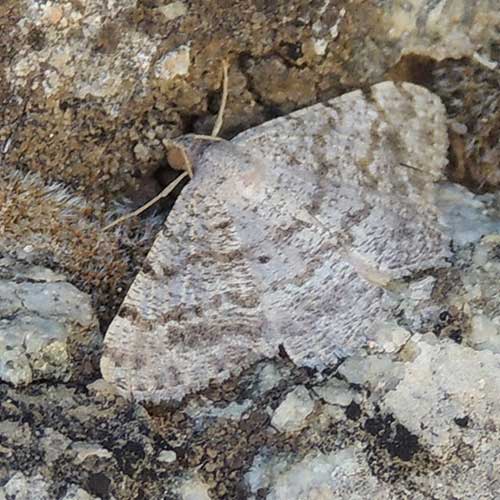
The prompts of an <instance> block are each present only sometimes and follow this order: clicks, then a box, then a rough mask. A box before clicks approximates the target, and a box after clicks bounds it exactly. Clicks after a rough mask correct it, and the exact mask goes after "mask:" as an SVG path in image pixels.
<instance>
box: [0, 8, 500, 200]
mask: <svg viewBox="0 0 500 500" xmlns="http://www.w3.org/2000/svg"><path fill="white" fill-rule="evenodd" d="M498 21H499V19H498V12H497V9H495V8H494V2H491V0H481V1H477V2H472V3H471V2H469V1H468V0H458V1H457V0H442V1H439V2H435V1H430V0H414V1H412V2H404V3H401V2H399V1H395V0H383V1H378V2H365V1H361V0H355V1H346V0H312V1H311V0H292V1H290V0H279V1H275V2H271V3H269V2H262V1H253V0H237V1H233V2H222V1H221V0H204V1H195V2H187V1H184V0H182V1H176V2H172V1H168V0H123V1H120V2H114V1H110V0H108V1H100V0H88V1H85V2H75V1H64V0H50V1H47V2H40V1H38V0H5V1H3V2H2V5H1V7H0V30H1V32H2V40H1V41H0V74H1V75H2V77H1V78H0V81H1V82H2V83H1V84H0V102H1V104H2V106H1V108H0V109H1V111H0V113H1V114H0V151H1V152H2V154H3V157H4V160H5V162H6V163H7V164H8V165H9V166H10V168H19V167H22V168H23V169H25V170H29V171H31V172H39V173H41V174H42V175H43V176H44V178H45V179H47V178H50V179H55V180H60V181H64V182H65V183H67V184H68V183H70V184H72V185H73V186H75V187H76V188H77V189H78V190H81V191H84V192H85V193H86V194H87V195H88V196H89V197H92V198H95V197H96V196H98V197H105V198H106V199H108V200H109V199H110V195H111V196H114V195H115V194H116V193H117V192H123V191H124V190H126V189H127V188H128V187H131V186H137V177H138V176H139V175H141V174H145V173H150V172H152V171H153V170H154V169H155V168H157V167H158V165H159V164H160V163H161V162H162V160H163V157H164V151H163V147H162V144H161V141H162V139H163V138H164V137H170V136H172V135H179V134H180V133H182V132H186V131H193V130H201V131H207V130H208V128H209V126H210V124H211V122H212V121H213V119H214V115H215V113H216V111H217V107H218V99H217V97H216V93H217V92H218V90H219V86H220V61H221V59H222V58H227V59H229V60H230V62H231V63H232V69H231V75H230V76H231V82H232V83H231V87H230V99H229V107H228V113H227V116H226V122H225V123H226V133H232V132H234V131H239V130H242V129H246V128H248V127H250V126H252V125H255V124H257V123H261V122H263V121H265V120H267V119H269V118H270V117H273V116H276V114H282V113H288V112H290V111H292V110H293V109H297V108H299V107H303V106H306V105H309V104H313V103H315V102H318V101H320V100H324V99H326V98H329V97H332V96H335V95H339V94H340V93H343V92H345V91H347V90H351V89H354V88H359V87H361V86H363V85H371V84H373V83H376V82H378V81H381V80H382V79H383V78H384V76H385V75H386V74H387V73H388V72H389V71H390V70H391V68H393V67H394V66H395V65H396V64H397V63H398V62H401V61H402V60H404V59H405V58H406V57H408V56H410V57H412V56H418V57H428V58H431V60H436V61H444V62H446V61H447V60H451V59H455V60H457V59H460V58H469V60H471V61H474V63H473V64H472V65H470V64H469V65H468V66H467V67H466V68H464V69H463V70H461V69H459V68H458V69H457V71H456V77H455V78H461V76H460V75H462V78H463V76H464V72H465V74H467V72H468V71H476V69H475V68H476V66H477V73H478V79H479V80H482V81H483V82H485V83H486V81H487V80H488V77H487V75H493V74H494V71H495V68H496V63H495V59H496V58H497V56H498V54H497V52H496V51H497V50H498V49H497V48H496V47H497V46H498V45H497V44H498V38H497V37H498V34H497V32H496V31H495V26H496V25H497V24H498ZM411 61H413V59H411ZM474 65H476V66H474ZM403 66H404V64H403ZM417 66H419V67H420V71H419V70H418V68H417V71H416V72H415V73H417V74H419V76H417V78H418V77H420V78H425V77H426V76H425V75H427V77H428V78H429V79H430V80H433V81H436V82H437V85H436V87H437V88H436V89H435V90H436V91H438V93H440V92H439V90H441V91H443V92H445V93H446V92H448V94H450V93H451V91H453V92H455V93H456V92H457V91H458V92H462V91H463V90H464V89H465V90H466V91H467V92H464V94H465V93H467V94H468V95H469V94H470V96H469V97H468V98H467V99H468V100H469V101H476V105H477V106H481V105H486V106H490V107H491V106H493V108H491V111H492V112H493V113H494V114H495V113H497V111H496V107H495V106H494V103H492V102H491V98H492V97H493V95H497V96H498V94H497V93H496V92H497V91H498V90H497V89H495V86H494V85H492V86H491V85H490V86H489V87H488V84H487V83H486V87H485V86H484V85H483V86H482V87H481V86H478V85H476V83H473V82H472V81H470V85H469V83H467V82H459V81H457V82H456V83H454V82H452V81H449V80H451V79H450V77H451V76H452V75H451V73H450V71H447V72H446V74H443V75H441V76H440V77H434V76H432V75H431V72H429V71H428V68H426V66H425V64H424V65H419V64H418V63H417ZM480 70H481V71H480ZM396 73H397V72H396ZM403 73H405V72H404V71H403ZM409 73H411V71H410V72H409ZM409 73H408V72H406V74H405V75H400V76H402V78H403V79H410V80H411V79H412V78H415V76H414V75H411V74H409ZM485 75H486V78H485ZM395 77H396V78H397V77H398V76H397V75H396V76H395ZM441 80H447V83H446V84H445V85H441V86H440V85H439V81H441ZM467 80H470V79H468V78H467ZM474 80H475V81H476V80H477V79H474ZM416 83H419V82H416ZM468 85H469V86H468ZM491 91H494V94H493V95H492V94H491ZM483 97H487V98H488V101H489V103H490V104H486V103H485V102H483ZM450 103H452V104H453V99H452V95H450ZM485 115H486V113H485ZM490 123H491V126H493V124H494V121H492V122H490ZM470 125H472V124H469V123H462V128H463V126H466V127H469V126H470ZM485 125H486V124H483V125H478V127H485ZM464 133H465V132H464ZM484 134H485V135H488V132H487V131H486V130H484ZM465 135H466V136H467V134H466V133H465ZM497 137H498V136H497ZM465 138H468V137H465ZM493 138H494V137H493V136H491V135H490V137H489V139H487V140H486V141H484V142H485V143H484V144H483V145H481V146H480V148H481V152H478V151H475V152H473V151H467V152H466V153H465V160H467V159H468V158H469V157H470V156H471V155H473V154H477V155H479V156H485V161H487V162H488V165H491V160H492V158H491V153H489V151H491V149H492V148H493V146H494V143H493V142H491V141H492V140H493ZM466 142H468V141H466ZM476 146H478V145H477V144H476ZM488 153H489V154H488ZM466 163H468V162H467V161H466ZM477 168H479V167H477ZM489 168H490V170H491V169H492V168H491V166H490V167H489ZM480 170H481V172H478V176H479V177H481V176H480V175H479V174H480V173H484V172H483V169H480ZM490 175H493V172H490ZM495 179H496V181H498V178H497V177H495V176H494V175H493V177H492V178H491V182H493V183H495V182H496V181H495ZM487 180H489V177H488V179H487Z"/></svg>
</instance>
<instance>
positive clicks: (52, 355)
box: [0, 257, 102, 385]
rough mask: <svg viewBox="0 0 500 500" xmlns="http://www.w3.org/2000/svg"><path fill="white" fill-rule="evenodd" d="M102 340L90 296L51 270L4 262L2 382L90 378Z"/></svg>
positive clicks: (0, 270)
mask: <svg viewBox="0 0 500 500" xmlns="http://www.w3.org/2000/svg"><path fill="white" fill-rule="evenodd" d="M101 341H102V340H101V335H100V332H99V325H98V322H97V318H96V316H95V313H94V310H93V308H92V303H91V300H90V297H89V296H88V295H86V294H85V293H83V292H81V291H80V290H78V289H77V288H75V287H74V286H73V285H71V284H70V283H68V282H67V281H66V279H65V277H64V276H62V275H60V274H56V273H54V272H53V271H51V270H50V269H46V268H43V267H40V266H34V265H30V264H28V263H23V262H16V261H14V260H13V259H11V258H8V257H4V258H2V259H0V379H1V380H3V381H4V382H10V383H11V384H13V385H26V384H30V383H31V382H35V381H38V380H53V381H65V382H68V381H69V380H73V381H75V380H84V379H85V376H89V375H90V374H92V373H93V372H94V371H95V364H96V361H97V359H98V356H99V353H100V347H101Z"/></svg>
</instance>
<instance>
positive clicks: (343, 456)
mask: <svg viewBox="0 0 500 500" xmlns="http://www.w3.org/2000/svg"><path fill="white" fill-rule="evenodd" d="M498 16H499V14H498V7H497V5H496V3H495V2H494V1H492V0H478V1H475V2H470V1H467V0H438V1H436V0H411V1H407V2H401V1H399V0H377V1H371V0H370V1H366V0H350V1H347V0H277V1H274V2H268V1H262V0H234V1H231V2H227V1H222V0H203V1H201V0H191V1H188V0H123V1H112V0H104V1H97V0H85V1H81V0H67V1H66V0H2V1H0V33H1V36H0V261H1V262H2V263H3V264H2V265H3V267H2V271H1V276H0V281H1V283H2V290H3V291H5V290H7V291H8V292H9V294H8V295H5V294H3V295H0V311H1V313H0V343H1V342H3V343H2V344H1V345H2V346H4V345H5V340H6V339H7V338H8V340H9V341H11V340H12V339H13V338H15V339H17V340H19V339H20V338H21V337H22V336H23V335H24V333H26V328H25V327H27V326H29V328H30V335H31V337H30V338H31V339H38V340H40V341H41V342H39V343H36V344H37V346H38V347H40V346H41V348H42V350H43V348H44V346H46V345H47V344H46V343H44V342H45V341H46V340H49V342H50V340H51V339H52V338H53V337H52V336H50V332H56V333H62V332H63V330H64V329H65V328H67V329H66V330H64V331H70V330H71V331H70V334H72V332H73V333H74V330H72V323H73V322H74V318H71V321H70V323H67V322H66V317H64V318H63V317H62V316H60V315H59V313H58V312H57V311H59V312H60V311H61V307H60V306H61V305H63V304H64V303H65V299H66V298H70V297H72V298H75V297H80V298H81V300H80V302H79V304H80V306H81V307H82V308H84V309H86V308H87V306H88V304H89V297H90V299H91V301H92V306H93V312H92V314H91V315H92V318H93V319H92V321H91V324H92V325H96V323H94V321H95V318H96V316H97V317H98V319H99V323H100V327H101V332H102V333H104V331H105V330H106V328H107V326H108V324H109V322H110V321H111V319H112V318H113V317H114V315H115V313H116V311H117V309H118V306H119V304H120V302H121V301H122V299H123V297H124V295H125V293H126V291H127V289H128V287H129V285H130V284H131V282H132V281H133V279H134V277H135V276H136V274H137V272H138V270H139V269H140V268H141V265H142V261H143V259H144V256H145V255H146V253H147V251H148V250H149V248H150V246H151V243H152V241H153V239H154V238H155V236H156V233H157V231H158V229H159V228H160V227H161V225H162V221H163V219H164V215H165V211H166V209H169V208H171V207H172V205H173V203H174V199H175V196H176V195H178V193H179V190H178V191H177V192H176V193H175V194H174V196H173V198H170V199H168V200H166V201H165V203H164V204H162V206H161V207H160V208H159V209H158V210H153V211H149V212H148V213H146V214H144V216H143V217H141V218H138V219H133V220H129V221H127V222H126V223H124V224H122V225H120V226H119V227H117V228H115V229H114V230H113V231H111V232H103V227H104V226H105V225H106V224H108V223H109V222H110V220H112V219H114V218H116V217H118V216H120V215H123V213H124V212H126V211H129V210H131V209H132V208H136V207H137V206H139V205H140V204H141V203H144V202H145V201H147V200H148V199H150V198H151V197H152V196H154V195H155V194H157V193H158V192H159V191H160V189H162V187H164V186H165V185H166V184H167V183H168V182H169V180H171V178H172V177H173V176H174V175H176V173H175V172H173V171H171V169H169V168H168V167H167V161H166V159H165V150H164V146H163V143H164V139H168V138H172V137H176V136H179V135H182V134H186V133H191V132H198V133H207V132H209V131H210V130H211V127H212V125H213V123H214V120H215V116H216V114H217V111H218V109H219V106H220V90H221V61H222V59H223V58H225V59H226V60H228V62H229V63H230V75H229V76H230V79H229V98H228V107H227V109H226V113H225V120H224V127H223V130H222V136H223V137H224V138H226V139H230V138H232V137H234V136H235V135H236V134H237V133H239V132H241V131H242V130H246V129H249V128H251V127H254V126H256V125H259V124H261V123H264V122H267V121H269V120H270V119H272V118H276V117H278V116H282V115H286V114H288V113H290V112H292V111H294V110H296V109H301V108H304V107H306V106H309V105H313V104H317V103H320V102H323V103H325V102H327V101H329V100H330V99H332V98H334V97H338V96H339V95H342V94H345V93H347V92H350V91H353V90H356V89H362V92H363V94H364V96H365V97H366V98H368V100H370V99H369V97H370V92H369V88H370V87H371V86H372V85H374V84H376V83H379V82H381V81H384V80H393V81H396V82H402V81H404V82H410V83H414V84H417V85H420V86H421V87H425V88H426V89H427V90H428V91H431V92H432V93H433V94H434V95H435V96H438V97H439V98H440V99H441V101H442V103H443V104H444V107H445V111H444V112H443V114H444V113H445V114H446V120H445V119H443V123H441V124H440V125H439V127H438V130H437V131H436V130H434V128H433V127H432V126H431V125H430V124H422V125H421V126H422V127H423V128H422V130H431V131H432V133H433V134H434V132H436V133H437V134H438V135H441V134H442V135H443V136H444V127H445V126H446V128H447V136H448V142H449V149H448V154H447V160H448V162H447V166H446V168H444V170H441V167H440V168H439V169H438V170H439V172H440V174H441V177H442V178H443V182H442V181H441V180H440V181H439V183H438V184H435V182H434V180H433V179H430V178H429V179H428V180H427V181H426V180H422V179H426V176H425V175H423V173H422V172H420V171H418V170H412V169H411V166H415V164H414V162H413V161H411V160H409V159H408V158H406V156H405V158H406V162H405V163H407V164H408V165H409V167H408V168H404V167H403V168H404V169H403V168H402V169H401V170H400V171H399V170H398V174H399V175H403V173H406V174H407V175H408V178H409V180H411V182H417V179H420V181H419V182H420V183H419V182H417V186H418V187H419V189H417V192H418V193H422V192H424V193H428V194H429V195H430V198H429V203H428V208H429V209H430V208H431V207H432V211H433V212H434V216H435V219H433V220H434V221H435V222H437V223H438V224H439V227H440V231H442V234H444V235H445V236H446V238H445V239H446V241H448V242H449V245H448V246H447V259H446V264H447V265H446V266H442V267H441V266H436V267H430V268H426V269H425V270H423V271H419V272H417V273H411V275H410V276H402V277H400V278H398V279H393V280H391V283H390V285H391V286H390V289H388V290H387V289H385V290H384V302H383V306H384V308H387V310H391V311H392V312H393V313H394V314H393V317H392V318H391V319H390V320H389V321H385V322H383V323H379V324H377V325H373V330H372V335H371V336H370V337H369V338H367V339H366V342H365V341H363V343H362V344H361V345H360V346H359V347H358V348H357V349H356V351H355V352H353V353H345V355H342V356H340V357H337V359H336V360H335V361H334V362H332V363H331V364H329V365H328V366H327V367H325V369H320V370H315V369H312V368H311V367H309V366H306V367H298V366H297V365H296V364H295V363H293V361H292V360H291V359H290V358H289V357H287V352H286V349H280V348H279V346H278V349H277V351H276V352H275V353H273V354H276V355H275V356H274V357H273V358H272V359H267V360H262V361H259V362H255V363H253V364H250V365H249V366H248V367H247V368H245V369H243V370H239V371H241V373H239V375H233V376H231V377H229V378H228V379H226V380H225V381H224V382H220V383H213V382H212V383H209V384H208V387H206V388H205V389H204V390H202V391H201V392H196V393H193V394H190V395H188V396H186V397H185V398H184V399H183V400H182V401H181V402H177V403H175V404H174V403H170V404H168V405H161V406H158V405H156V406H150V405H148V406H146V407H144V406H142V405H141V404H139V403H138V402H137V400H135V399H134V398H133V397H132V394H131V392H130V391H129V390H125V391H123V392H122V395H120V394H118V393H117V389H116V387H114V386H112V385H110V384H108V383H106V382H105V381H104V380H102V379H101V378H100V376H101V375H100V374H99V372H98V370H97V369H96V366H95V361H96V358H98V357H99V354H100V353H99V349H98V345H99V342H96V344H95V346H96V349H93V350H91V352H89V351H88V350H87V351H85V350H84V351H83V352H85V353H86V354H85V355H84V356H83V357H82V358H80V359H77V358H76V357H75V358H74V357H71V366H70V370H67V371H66V370H65V369H64V370H63V369H61V367H62V366H63V365H61V364H58V363H56V364H55V365H54V364H53V363H52V361H54V358H53V357H51V356H49V357H48V359H47V357H42V358H43V359H42V361H43V363H41V364H40V363H39V360H37V361H36V363H34V364H30V363H29V360H28V364H27V365H26V364H25V365H24V366H29V370H31V374H32V376H33V379H34V381H33V382H32V383H31V384H29V385H27V386H24V385H22V386H18V387H15V386H14V385H13V383H12V382H13V380H11V382H10V383H9V382H1V381H0V500H33V499H36V500H98V499H101V500H142V499H144V498H146V499H152V500H174V499H176V500H177V499H182V500H193V499H196V500H213V499H238V500H239V499H247V498H248V499H253V500H260V499H264V498H269V499H285V500H291V499H294V498H300V499H301V500H319V499H345V500H352V499H359V500H365V499H366V498H374V499H377V500H378V499H380V500H386V499H398V500H399V499H404V498H409V499H412V500H413V499H417V500H427V499H429V498H433V499H436V500H450V499H476V498H481V499H485V500H497V499H498V492H499V491H500V477H499V473H498V471H499V470H500V463H499V457H500V447H499V444H498V443H500V433H499V422H498V420H499V419H498V414H499V409H498V393H499V387H498V380H500V369H499V359H498V358H499V356H500V303H499V299H500V294H499V293H498V290H499V286H498V283H500V236H499V226H500V222H499V221H500V198H499V194H498V186H499V185H500V169H499V152H500V149H499V148H498V144H499V139H500V136H499V130H500V127H499V124H500V116H499V113H500V106H499V105H498V103H499V101H500V87H499V85H498V81H499V67H498V61H499V59H500V56H499V53H498V47H499V33H498V29H497V28H496V27H497V26H498V22H499V17H498ZM397 87H398V88H399V89H401V88H403V87H402V86H401V85H400V84H398V85H397ZM422 92H423V93H425V91H422ZM374 105H375V101H374V100H370V106H374ZM377 112H378V111H377ZM418 113H421V116H427V110H426V109H425V108H424V109H419V110H418V111H417V113H416V114H417V115H418ZM370 116H371V115H369V116H368V118H369V119H370ZM364 120H365V116H360V120H359V121H360V122H363V121H364ZM418 122H419V120H418V119H415V120H412V121H411V123H408V121H407V120H406V121H404V122H401V121H399V120H397V121H395V122H394V123H392V126H393V127H394V128H395V129H396V130H397V131H398V133H400V132H401V131H404V130H408V126H409V125H412V126H414V125H415V123H417V125H418ZM444 122H446V124H445V125H444ZM419 126H420V125H419ZM266 127H268V126H265V127H264V129H265V130H267V131H268V132H269V127H268V128H266ZM359 127H361V129H362V125H359ZM373 131H374V132H376V128H374V129H373ZM346 133H349V130H347V131H346ZM249 134H252V131H250V132H249ZM367 137H369V141H370V144H373V143H376V142H377V141H378V140H379V138H378V137H377V136H376V134H371V133H370V134H368V136H365V139H366V138H367ZM242 138H243V139H244V138H245V135H243V136H242ZM281 139H282V138H278V139H277V140H278V142H277V143H278V144H281V142H280V140H281ZM311 141H312V139H311ZM316 142H317V145H316V146H317V147H318V148H319V150H320V151H322V150H323V148H324V145H322V144H321V141H316ZM431 142H432V141H431ZM428 143H429V141H425V140H423V146H422V148H421V149H420V150H418V151H414V152H412V154H411V155H408V157H412V156H416V157H417V158H422V157H428V156H429V150H428V149H427V144H428ZM355 144H357V145H358V146H359V145H360V144H362V140H361V138H360V139H359V141H357V142H356V143H355ZM393 146H394V144H393V143H392V142H391V141H389V145H388V147H387V148H386V149H387V151H393V149H392V148H393ZM443 147H444V143H443ZM220 148H221V149H220V154H222V153H224V154H225V155H228V156H231V155H233V154H234V147H233V146H231V145H229V144H227V143H226V144H223V145H220ZM367 149H368V145H367ZM306 150H308V149H307V148H306ZM215 152H216V150H215V149H212V146H210V150H209V154H210V155H215ZM406 153H408V152H406ZM406 153H405V155H406ZM434 153H437V151H435V150H434V151H433V154H434ZM273 154H276V155H278V156H279V154H281V153H280V150H279V149H276V151H273ZM439 154H441V153H439ZM444 154H445V155H446V152H445V153H444ZM438 156H439V155H438ZM396 157H397V158H398V161H403V160H402V159H401V158H400V156H399V153H398V155H395V158H396ZM301 158H302V156H301V155H300V154H299V155H298V156H297V162H300V160H301ZM391 164H392V163H391ZM440 165H441V164H440ZM416 166H417V167H420V166H421V165H418V164H417V165H416ZM424 170H425V169H424ZM384 172H386V173H387V171H386V170H384ZM365 173H366V174H367V173H369V172H368V171H367V172H365ZM217 175H220V173H218V174H217ZM399 179H400V177H398V176H397V175H396V176H394V179H393V180H394V181H398V180H399ZM350 180H352V179H350ZM372 180H373V184H374V185H377V184H381V185H385V184H386V183H390V181H391V179H390V178H388V176H385V177H384V176H374V177H373V179H372ZM294 182H297V183H298V182H299V180H298V179H294ZM455 183H459V184H455ZM306 184H307V183H306ZM431 186H433V187H434V188H435V189H431V190H428V189H427V188H428V187H431ZM421 188H422V189H421ZM216 191H217V190H216ZM212 194H214V193H212ZM354 199H355V200H356V199H358V198H356V197H354ZM426 199H427V198H426ZM414 201H415V200H414V199H413V201H412V203H413V202H414ZM382 204H383V205H384V206H386V204H385V202H384V203H382ZM161 211H163V217H159V216H158V213H159V212H160V213H161ZM426 213H427V212H426ZM433 224H434V222H433ZM410 227H411V225H410ZM316 231H317V232H321V231H323V229H317V225H316ZM419 248H420V247H419ZM5 263H9V264H8V265H7V268H6V269H5ZM11 263H12V264H11ZM417 267H418V262H417ZM147 269H148V268H147V266H146V267H145V268H144V271H145V272H146V271H147ZM372 270H373V269H372ZM371 277H372V278H373V275H371ZM378 277H380V276H378ZM39 285H43V289H44V290H52V289H53V288H56V289H57V290H58V292H57V293H58V295H54V296H56V297H61V299H62V302H61V303H57V304H55V303H53V304H52V305H51V307H50V311H48V310H47V309H44V310H43V311H41V310H40V309H39V308H38V306H37V307H35V308H31V306H30V308H25V307H24V306H22V305H21V306H22V307H21V309H19V308H18V309H15V310H14V311H12V308H11V306H12V305H13V304H14V305H15V304H16V300H17V299H16V296H15V295H14V296H13V295H12V294H11V293H10V292H11V291H12V290H13V289H15V290H16V291H17V292H19V291H20V292H21V295H22V296H23V297H24V295H23V293H25V292H26V289H29V290H32V291H33V290H35V289H37V290H38V288H37V287H38V286H39ZM76 289H78V290H79V291H78V290H76ZM17 292H16V293H17ZM85 294H86V295H85ZM30 297H31V298H33V294H32V295H30ZM35 299H36V300H35V302H36V303H37V304H39V299H40V296H38V295H37V296H35ZM30 304H31V305H33V304H32V302H30ZM9 307H10V312H8V314H5V310H6V309H9ZM16 307H17V306H16ZM56 312H57V314H56ZM74 312H75V316H74V317H75V318H76V317H79V318H80V319H82V316H81V315H79V314H78V313H77V311H76V310H75V311H74ZM363 312H366V313H367V314H368V313H369V311H362V310H361V311H360V309H359V308H357V309H356V308H355V313H356V314H361V315H362V314H363ZM11 313H12V314H11ZM21 313H22V314H21ZM42 313H43V314H42ZM19 314H21V315H20V316H19ZM21 316H22V317H26V316H30V317H31V318H34V319H33V320H29V325H28V323H27V322H26V321H24V322H22V321H21V322H20V318H21ZM42 316H43V319H41V317H42ZM46 316H48V319H47V318H46ZM59 321H60V324H61V325H63V326H61V328H56V327H55V326H54V325H55V323H56V322H59ZM42 323H43V324H42ZM13 324H15V325H17V326H16V329H15V332H17V333H16V335H15V336H14V337H12V335H9V336H7V335H6V331H7V329H10V328H11V326H12V325H13ZM75 324H76V323H75ZM6 325H7V326H6ZM47 325H50V326H51V328H47ZM35 326H36V328H35ZM38 326H41V328H38ZM77 326H78V329H79V331H81V330H80V326H79V325H77ZM4 327H5V328H4ZM18 327H21V330H22V331H21V335H18V333H20V330H19V328H18ZM54 328H55V330H54ZM91 330H92V332H96V331H97V330H96V329H95V328H94V327H92V329H91ZM8 331H10V332H12V330H8ZM23 332H24V333H23ZM33 333H36V335H35V336H33V335H32V334H33ZM38 334H40V335H38ZM68 338H69V337H68ZM96 338H97V336H94V335H93V334H92V336H91V339H92V342H93V341H94V340H95V339H96ZM25 339H26V337H25ZM87 341H89V338H87V337H86V339H85V342H87ZM92 342H91V343H92ZM84 345H87V346H89V345H90V344H84ZM17 346H18V347H17V348H15V349H13V350H12V349H11V350H8V351H7V352H5V350H4V352H3V354H7V355H9V356H11V357H12V355H13V354H15V355H16V356H17V355H18V354H21V355H26V351H25V349H26V348H27V347H30V346H33V342H32V340H29V341H28V342H23V343H22V344H21V346H19V342H18V344H17ZM70 347H71V348H70V349H69V352H70V354H71V356H73V354H74V353H75V352H78V350H77V351H74V350H73V349H72V346H70ZM23 350H24V351H23ZM39 352H40V351H39ZM57 352H62V351H57ZM23 353H24V354H23ZM4 359H5V358H4ZM55 359H56V360H57V361H60V360H61V358H60V357H57V356H56V358H55ZM145 362H146V363H149V364H151V361H150V360H146V361H145ZM68 366H69V365H68ZM8 368H9V369H10V367H8ZM193 369H194V370H199V369H200V367H199V366H198V365H196V361H195V363H194V366H193ZM42 372H43V374H42ZM26 373H27V372H26ZM69 373H71V375H70V381H69V382H64V380H66V379H67V377H68V376H69V375H68V374H69ZM40 379H44V380H40ZM56 379H59V381H57V380H56ZM26 380H27V379H26ZM125 389H126V387H125ZM123 395H125V396H126V397H125V398H124V397H123Z"/></svg>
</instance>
